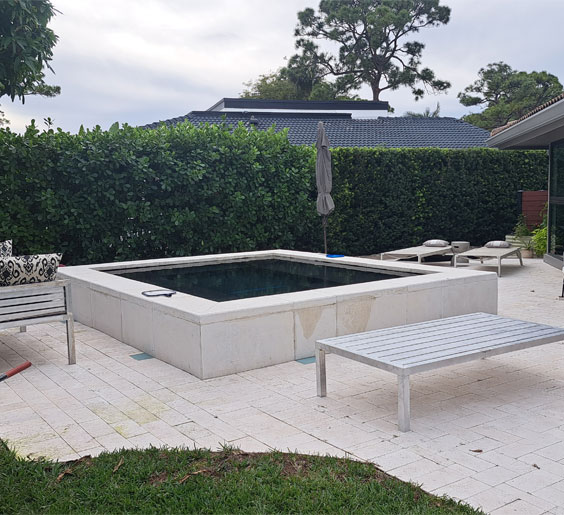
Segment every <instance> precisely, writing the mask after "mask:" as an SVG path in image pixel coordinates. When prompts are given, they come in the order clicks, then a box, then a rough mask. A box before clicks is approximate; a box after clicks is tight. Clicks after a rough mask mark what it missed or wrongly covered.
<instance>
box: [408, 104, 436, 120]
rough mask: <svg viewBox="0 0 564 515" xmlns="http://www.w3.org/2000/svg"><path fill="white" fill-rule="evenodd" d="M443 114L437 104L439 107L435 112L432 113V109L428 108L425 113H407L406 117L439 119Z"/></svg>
mask: <svg viewBox="0 0 564 515" xmlns="http://www.w3.org/2000/svg"><path fill="white" fill-rule="evenodd" d="M440 112H441V106H440V105H439V103H438V102H437V107H435V110H434V111H431V108H430V107H426V108H425V111H423V112H422V113H416V112H415V111H406V113H405V114H404V116H407V117H408V118H438V117H439V113H440Z"/></svg>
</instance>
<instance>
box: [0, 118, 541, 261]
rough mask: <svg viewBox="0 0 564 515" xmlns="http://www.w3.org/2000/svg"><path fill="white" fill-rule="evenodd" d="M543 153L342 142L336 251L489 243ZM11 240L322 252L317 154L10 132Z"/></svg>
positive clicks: (138, 248) (151, 133)
mask: <svg viewBox="0 0 564 515" xmlns="http://www.w3.org/2000/svg"><path fill="white" fill-rule="evenodd" d="M546 159H547V157H546V153H545V152H539V151H530V152H523V151H503V152H502V151H497V150H490V149H470V150H445V149H383V148H373V149H364V148H362V149H361V148H341V149H334V150H333V164H334V180H333V195H334V199H335V204H336V206H337V207H336V210H335V212H334V213H333V214H332V215H331V216H330V217H329V225H328V231H329V234H328V242H329V250H330V251H331V252H342V253H346V254H355V255H363V254H371V253H375V252H380V251H384V250H389V249H392V248H399V247H403V246H409V245H412V244H417V243H420V242H421V241H423V240H425V239H428V238H443V239H447V240H456V239H462V240H468V241H470V242H471V243H473V244H482V243H483V242H485V241H488V240H491V239H502V238H503V236H504V235H505V234H506V233H508V232H509V231H510V230H511V229H512V227H513V224H514V221H515V219H516V217H517V206H516V202H515V192H516V191H518V190H522V189H530V190H536V189H543V188H546V182H547V177H546ZM0 198H2V200H3V203H2V209H1V210H0V240H3V239H8V238H10V239H13V240H14V246H15V250H16V252H17V253H19V254H22V253H28V252H29V253H43V252H51V251H62V252H64V257H63V261H64V262H65V263H67V264H80V263H92V262H104V261H115V260H120V261H121V260H128V259H146V258H155V257H173V256H181V255H185V256H188V255H197V254H209V253H218V252H234V251H247V250H261V249H267V248H289V249H296V250H310V251H321V250H322V248H323V239H322V231H321V222H320V218H319V217H318V216H317V212H316V208H315V198H316V191H315V149H314V148H313V147H304V146H294V145H291V144H290V143H289V142H288V139H287V136H286V134H285V132H281V133H276V132H275V131H274V130H269V131H266V132H262V131H256V130H251V131H248V130H247V128H245V127H243V126H239V127H237V128H235V130H231V129H230V128H228V127H226V126H206V127H202V128H196V127H193V126H191V125H189V124H181V125H178V126H176V127H173V128H170V127H164V126H163V127H161V128H159V129H155V130H145V129H141V128H134V127H128V126H124V127H122V128H118V127H113V128H112V129H111V130H109V131H102V130H101V129H100V128H95V129H93V130H87V131H84V130H81V131H80V132H79V134H69V133H66V132H63V131H61V130H57V131H54V130H48V131H45V132H39V131H38V130H37V129H36V128H35V127H34V126H31V127H29V128H28V130H27V131H26V132H25V134H23V135H18V134H14V133H12V132H11V131H10V130H8V129H1V130H0Z"/></svg>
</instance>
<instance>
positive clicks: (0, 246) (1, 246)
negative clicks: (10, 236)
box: [0, 240, 12, 257]
mask: <svg viewBox="0 0 564 515" xmlns="http://www.w3.org/2000/svg"><path fill="white" fill-rule="evenodd" d="M11 255H12V240H6V241H0V257H10V256H11Z"/></svg>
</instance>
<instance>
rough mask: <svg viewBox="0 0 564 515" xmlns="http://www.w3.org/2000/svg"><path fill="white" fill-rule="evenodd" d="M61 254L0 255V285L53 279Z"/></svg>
mask: <svg viewBox="0 0 564 515" xmlns="http://www.w3.org/2000/svg"><path fill="white" fill-rule="evenodd" d="M61 257H62V254H35V255H31V256H12V257H0V286H14V285H17V284H31V283H41V282H45V281H54V280H55V276H56V275H57V268H58V266H59V263H60V262H61Z"/></svg>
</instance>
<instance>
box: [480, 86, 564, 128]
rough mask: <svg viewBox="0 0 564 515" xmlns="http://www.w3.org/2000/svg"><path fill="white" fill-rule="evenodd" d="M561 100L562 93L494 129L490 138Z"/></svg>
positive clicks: (563, 95) (563, 97)
mask: <svg viewBox="0 0 564 515" xmlns="http://www.w3.org/2000/svg"><path fill="white" fill-rule="evenodd" d="M563 99H564V93H561V94H560V95H558V96H556V97H554V98H551V99H550V100H549V101H548V102H545V103H544V104H541V105H540V106H537V107H535V108H534V109H533V110H532V111H529V112H528V113H526V114H524V115H523V116H521V118H519V119H518V120H513V121H511V122H509V123H506V124H505V125H502V126H501V127H496V128H495V129H493V130H492V132H491V136H495V135H496V134H499V133H500V132H502V131H504V130H505V129H509V127H511V126H513V125H515V124H516V123H519V122H522V121H523V120H525V119H526V118H529V117H530V116H533V115H534V114H537V113H538V112H540V111H542V110H543V109H546V108H547V107H549V106H551V105H552V104H555V103H556V102H559V101H560V100H563Z"/></svg>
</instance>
